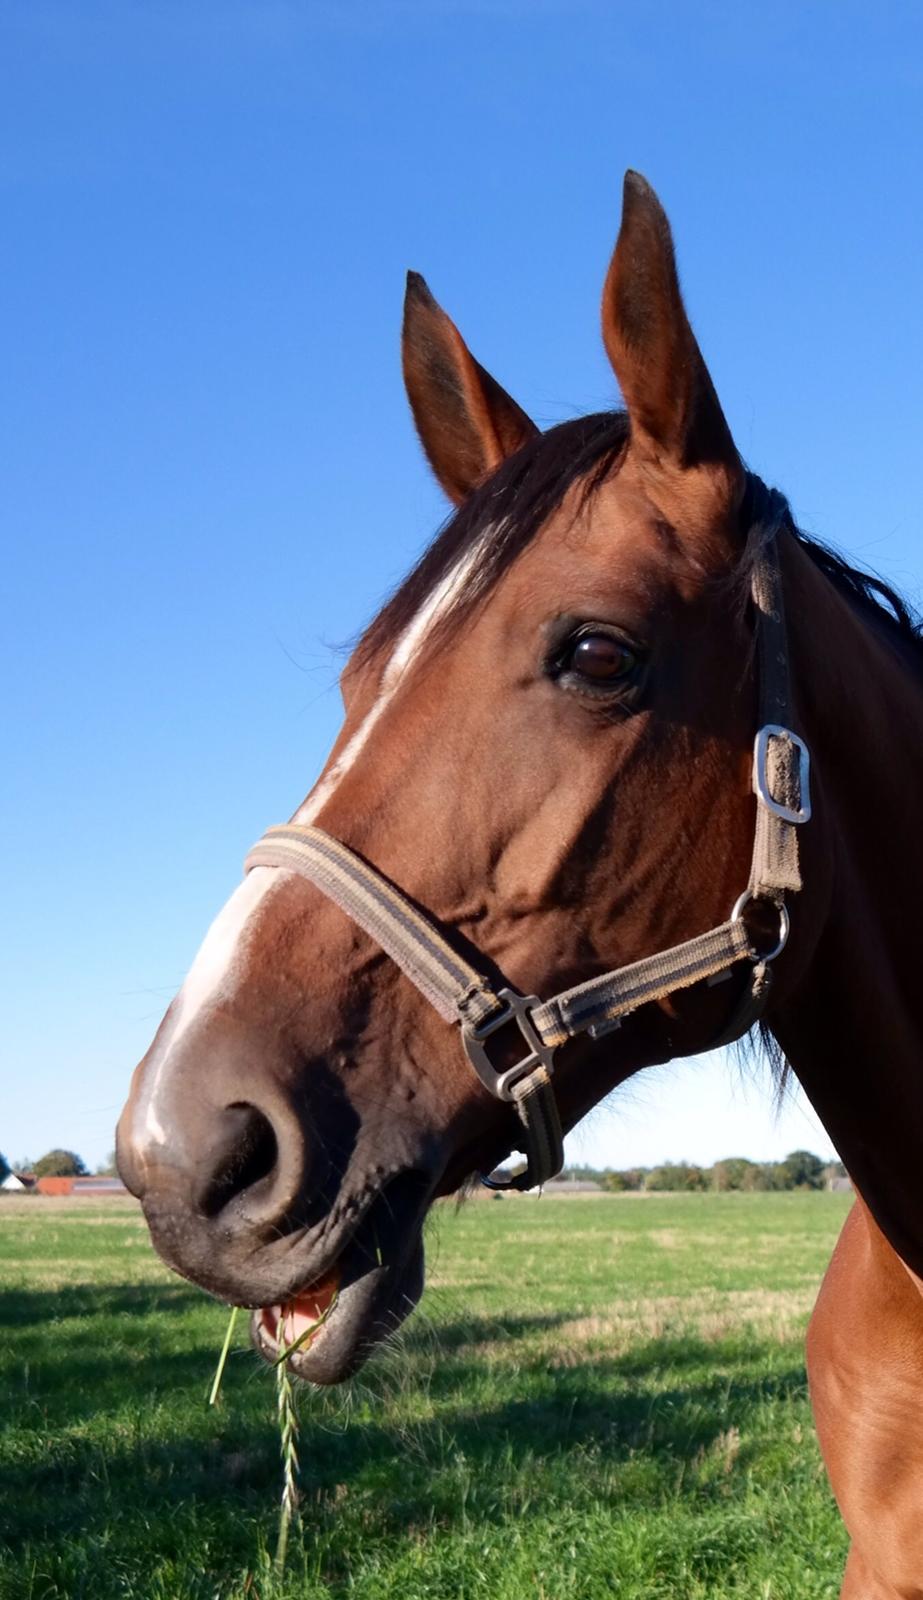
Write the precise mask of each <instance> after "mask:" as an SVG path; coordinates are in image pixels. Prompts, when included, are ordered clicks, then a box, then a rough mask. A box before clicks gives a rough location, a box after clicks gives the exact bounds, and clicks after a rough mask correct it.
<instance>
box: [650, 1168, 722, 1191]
mask: <svg viewBox="0 0 923 1600" xmlns="http://www.w3.org/2000/svg"><path fill="white" fill-rule="evenodd" d="M644 1187H645V1189H649V1190H651V1192H652V1193H655V1194H656V1193H658V1192H659V1193H663V1192H668V1193H669V1192H671V1191H674V1190H680V1191H682V1190H693V1189H707V1188H708V1179H707V1178H706V1176H705V1173H704V1172H703V1171H702V1168H701V1167H696V1166H692V1165H691V1164H690V1163H689V1162H688V1161H665V1162H664V1164H663V1166H662V1167H654V1168H653V1169H652V1170H651V1171H650V1172H649V1173H648V1174H647V1177H646V1178H645V1180H644Z"/></svg>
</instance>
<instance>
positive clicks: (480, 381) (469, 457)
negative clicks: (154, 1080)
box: [402, 272, 538, 505]
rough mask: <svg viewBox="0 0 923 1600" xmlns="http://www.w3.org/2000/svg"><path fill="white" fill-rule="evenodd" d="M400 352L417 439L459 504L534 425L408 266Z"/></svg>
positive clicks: (522, 442)
mask: <svg viewBox="0 0 923 1600" xmlns="http://www.w3.org/2000/svg"><path fill="white" fill-rule="evenodd" d="M402 354H403V364H404V382H405V384H406V386H407V396H408V399H409V400H410V409H411V410H412V412H413V420H414V422H415V423H416V427H417V433H418V434H419V435H420V443H421V444H422V446H423V449H424V450H425V451H426V455H427V457H428V459H429V463H430V466H431V467H432V469H433V471H434V472H435V474H436V477H437V478H438V479H439V482H440V483H441V484H442V487H443V489H444V490H445V492H446V494H447V495H448V496H449V499H450V500H454V501H455V503H456V505H459V504H460V503H461V501H462V500H465V499H466V498H467V496H468V495H469V494H470V493H471V491H472V489H475V488H477V485H478V484H479V483H481V482H483V480H484V479H485V478H486V477H487V476H488V474H489V473H491V472H493V470H494V468H495V467H498V466H499V465H500V463H501V461H505V460H506V458H507V456H511V455H512V454H513V452H514V450H518V449H519V447H520V445H522V444H525V442H526V440H527V439H531V438H532V436H533V434H535V433H537V432H538V429H537V428H536V426H535V423H534V422H532V421H531V420H530V419H529V417H527V416H526V414H525V412H524V411H523V410H521V408H520V407H519V406H518V405H517V404H516V402H515V400H513V399H511V398H510V396H509V395H508V394H507V392H506V390H505V389H502V388H501V387H500V385H499V383H497V382H496V380H495V379H494V378H492V377H491V376H490V373H489V372H485V370H484V368H483V367H482V366H481V365H480V363H479V362H478V361H475V359H474V356H473V355H472V354H471V351H470V350H469V349H468V346H467V345H466V344H465V341H464V339H463V338H462V336H461V334H460V333H459V331H458V329H457V328H456V326H455V324H454V322H452V321H450V319H449V318H448V317H447V316H446V314H445V312H444V311H443V309H442V307H441V306H440V305H438V304H437V302H436V301H435V300H434V299H433V297H432V295H431V294H430V292H429V289H428V288H427V286H426V284H425V282H424V280H423V279H422V278H421V277H420V274H419V273H418V272H408V274H407V293H406V296H405V298H404V334H403V347H402Z"/></svg>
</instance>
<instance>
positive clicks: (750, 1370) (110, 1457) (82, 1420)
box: [0, 1285, 805, 1549]
mask: <svg viewBox="0 0 923 1600" xmlns="http://www.w3.org/2000/svg"><path fill="white" fill-rule="evenodd" d="M68 1294H69V1291H66V1290H65V1291H60V1292H55V1293H54V1294H48V1295H44V1294H41V1293H32V1294H30V1295H27V1296H25V1297H20V1296H12V1295H3V1296H0V1321H2V1320H3V1319H4V1317H5V1316H6V1314H7V1313H8V1312H9V1311H11V1310H12V1305H11V1302H13V1301H14V1300H15V1301H20V1300H21V1299H25V1300H26V1302H27V1304H26V1305H25V1306H24V1307H23V1306H19V1307H17V1314H16V1317H15V1323H14V1324H13V1325H14V1326H16V1327H19V1328H24V1329H26V1330H31V1332H32V1334H33V1335H34V1334H35V1333H36V1330H41V1329H43V1328H45V1327H46V1326H47V1324H48V1323H50V1322H51V1321H52V1319H53V1318H55V1317H60V1316H61V1315H62V1307H61V1301H62V1298H65V1299H66V1297H67V1296H68ZM98 1296H99V1297H104V1300H105V1305H104V1310H105V1315H106V1318H107V1319H116V1318H120V1317H124V1316H125V1315H126V1313H127V1314H128V1315H129V1316H130V1315H131V1314H132V1313H141V1314H144V1315H147V1314H148V1313H150V1312H152V1311H163V1310H171V1311H178V1310H185V1309H188V1307H189V1305H190V1301H191V1300H198V1296H197V1295H196V1293H195V1291H193V1290H187V1289H186V1288H185V1287H184V1286H182V1285H177V1286H176V1287H175V1288H171V1287H168V1288H166V1289H163V1288H155V1289H140V1290H137V1291H136V1290H135V1289H134V1288H133V1287H127V1286H126V1287H124V1288H121V1289H118V1290H113V1291H109V1290H100V1291H98ZM80 1298H81V1299H82V1300H83V1303H84V1306H85V1308H86V1307H87V1306H89V1307H90V1308H91V1309H90V1310H89V1311H88V1310H87V1309H84V1310H83V1311H82V1312H81V1311H80V1310H79V1309H77V1308H75V1307H74V1306H71V1307H70V1309H69V1310H65V1311H64V1312H63V1315H64V1316H71V1317H79V1316H81V1315H83V1316H87V1315H90V1316H92V1306H93V1303H94V1299H95V1297H94V1296H92V1295H87V1293H86V1291H81V1294H80ZM99 1310H100V1307H99V1305H97V1306H96V1311H97V1313H98V1312H99ZM569 1320H570V1319H569V1317H568V1316H567V1315H566V1314H563V1313H562V1314H561V1315H559V1316H553V1315H548V1316H539V1317H522V1318H520V1319H518V1320H517V1321H515V1322H506V1323H505V1324H503V1325H502V1326H501V1325H499V1324H497V1323H494V1322H491V1321H489V1320H487V1319H477V1320H474V1321H468V1322H465V1321H457V1322H454V1323H448V1324H446V1325H442V1326H440V1327H438V1328H436V1329H429V1330H422V1331H414V1333H413V1334H408V1335H406V1336H405V1342H404V1346H403V1350H402V1351H401V1352H396V1351H394V1350H392V1351H390V1352H389V1353H388V1354H387V1355H386V1356H385V1358H384V1360H383V1362H382V1363H381V1365H380V1367H379V1368H378V1370H377V1371H376V1370H375V1369H374V1368H372V1369H371V1370H370V1372H369V1373H368V1375H367V1376H365V1377H362V1378H360V1379H359V1380H357V1382H356V1384H355V1386H354V1388H353V1390H352V1399H351V1400H350V1399H349V1398H348V1397H347V1399H346V1400H345V1401H343V1402H342V1405H343V1412H342V1414H341V1416H340V1418H339V1419H334V1422H332V1421H331V1409H333V1411H334V1412H335V1409H336V1405H337V1403H338V1402H337V1401H336V1399H334V1401H333V1402H332V1404H331V1402H325V1401H324V1400H323V1399H322V1397H319V1396H313V1395H312V1394H311V1393H310V1392H308V1393H306V1394H305V1396H304V1400H303V1404H302V1407H301V1414H302V1428H301V1445H300V1454H301V1459H302V1463H303V1475H302V1477H303V1484H304V1487H305V1490H306V1492H307V1494H308V1496H309V1498H310V1500H311V1504H312V1508H313V1510H312V1515H313V1514H314V1512H315V1511H316V1513H317V1515H318V1516H319V1517H320V1518H321V1519H322V1520H323V1518H324V1517H325V1516H327V1515H328V1513H329V1515H330V1516H331V1517H335V1515H336V1511H335V1507H336V1504H337V1503H338V1498H339V1497H341V1496H342V1494H343V1493H344V1491H345V1492H349V1491H350V1490H352V1491H357V1490H358V1491H360V1492H361V1496H362V1501H363V1507H364V1515H365V1516H367V1517H368V1518H370V1519H371V1522H372V1524H374V1525H378V1526H380V1527H383V1528H391V1529H393V1530H394V1531H395V1532H397V1531H398V1530H399V1529H400V1528H402V1527H405V1526H406V1525H407V1524H408V1523H420V1524H425V1523H427V1521H429V1520H431V1519H432V1518H433V1517H434V1516H435V1517H436V1518H438V1520H439V1521H440V1523H441V1524H443V1525H445V1526H454V1525H456V1524H457V1523H459V1522H461V1521H467V1519H469V1518H470V1517H471V1516H472V1514H474V1513H476V1515H477V1516H478V1517H479V1518H481V1519H482V1520H486V1521H494V1522H503V1521H506V1520H507V1519H508V1517H509V1514H510V1513H509V1507H508V1505H505V1504H504V1491H503V1485H504V1484H509V1482H510V1479H511V1475H513V1476H515V1474H516V1473H518V1472H522V1471H525V1470H526V1469H527V1467H528V1470H529V1471H533V1472H534V1471H535V1470H536V1469H538V1468H548V1469H549V1470H551V1471H556V1470H557V1469H558V1468H560V1472H561V1474H562V1476H565V1477H566V1475H567V1474H568V1473H569V1472H571V1471H572V1469H573V1465H574V1464H575V1463H576V1464H579V1467H580V1470H581V1471H586V1468H587V1462H588V1460H589V1459H590V1458H591V1457H595V1458H597V1459H598V1460H599V1461H601V1462H602V1463H603V1464H604V1465H605V1466H606V1467H607V1469H608V1468H611V1467H613V1466H618V1465H619V1464H626V1463H628V1462H629V1461H634V1460H635V1459H637V1458H638V1457H639V1456H643V1457H644V1458H645V1459H646V1460H647V1461H648V1462H649V1463H650V1465H651V1468H652V1473H651V1480H650V1485H649V1489H648V1490H641V1489H638V1488H637V1487H636V1489H635V1490H634V1491H633V1492H634V1493H635V1495H636V1497H637V1496H638V1495H639V1494H640V1495H642V1496H643V1494H645V1493H648V1494H649V1496H650V1500H651V1503H655V1502H657V1503H659V1502H660V1501H661V1500H662V1496H663V1493H664V1484H665V1483H666V1482H668V1481H669V1482H672V1481H674V1480H675V1477H676V1469H677V1468H678V1467H680V1466H681V1465H682V1464H683V1463H688V1462H690V1461H692V1460H693V1459H695V1458H696V1457H697V1456H698V1455H699V1454H700V1453H701V1452H703V1451H707V1450H708V1449H709V1447H710V1446H712V1445H713V1444H714V1443H715V1441H717V1440H719V1439H720V1437H721V1436H722V1435H725V1434H726V1433H727V1432H728V1430H732V1429H736V1430H737V1431H738V1433H739V1434H740V1435H741V1436H744V1437H745V1436H747V1435H748V1434H752V1433H753V1431H754V1421H755V1416H756V1413H757V1412H758V1411H760V1410H761V1409H762V1408H765V1407H766V1406H767V1405H769V1406H773V1405H778V1404H780V1403H781V1404H783V1405H784V1404H785V1403H787V1402H790V1401H792V1400H801V1399H802V1398H803V1396H804V1391H805V1378H804V1370H803V1368H802V1366H801V1364H800V1362H798V1363H796V1362H792V1361H791V1358H790V1356H787V1354H786V1352H785V1351H783V1350H780V1347H779V1346H778V1345H772V1344H770V1343H764V1342H762V1341H757V1340H755V1339H752V1338H751V1339H749V1340H747V1341H744V1340H741V1339H737V1340H734V1341H725V1342H723V1343H722V1342H718V1343H712V1342H707V1341H703V1340H700V1339H697V1338H687V1337H675V1338H671V1337H661V1338H658V1339H655V1340H651V1341H649V1342H648V1343H646V1344H644V1345H639V1346H635V1347H633V1348H632V1350H631V1351H630V1352H628V1353H627V1354H625V1355H622V1356H618V1357H613V1356H609V1355H607V1354H606V1353H605V1352H598V1353H594V1352H591V1351H587V1352H584V1353H582V1354H581V1355H580V1357H579V1358H578V1356H577V1353H576V1352H575V1351H574V1350H569V1351H568V1361H567V1364H566V1365H564V1366H560V1367H556V1366H555V1365H554V1358H553V1354H552V1359H549V1353H548V1351H547V1349H545V1350H534V1349H532V1350H530V1349H529V1347H528V1345H526V1346H525V1348H524V1349H523V1350H522V1351H521V1353H520V1354H519V1355H518V1357H517V1359H516V1360H515V1361H514V1362H511V1363H509V1364H508V1365H506V1364H504V1363H502V1362H501V1363H499V1364H494V1365H492V1366H488V1365H487V1364H486V1362H485V1361H484V1360H483V1359H480V1358H479V1357H478V1356H477V1355H475V1354H473V1353H469V1354H468V1355H467V1357H466V1356H465V1350H466V1347H470V1346H471V1345H473V1344H478V1343H479V1342H481V1341H483V1340H484V1339H485V1338H493V1339H496V1338H497V1335H498V1333H501V1334H502V1335H505V1336H506V1337H508V1338H509V1339H510V1340H511V1341H512V1340H515V1339H516V1338H526V1337H527V1336H528V1335H529V1334H530V1333H542V1332H547V1331H548V1330H549V1329H552V1328H554V1327H555V1326H557V1325H561V1324H563V1323H566V1322H567V1321H569ZM94 1321H95V1319H94ZM10 1325H11V1324H10V1322H9V1320H7V1327H9V1326H10ZM142 1331H143V1330H141V1329H140V1328H136V1329H135V1333H136V1334H141V1333H142ZM124 1334H125V1329H124V1328H123V1329H121V1330H120V1339H121V1338H122V1337H123V1335H124ZM51 1340H52V1345H51V1349H50V1350H49V1343H48V1340H44V1341H43V1340H33V1341H32V1343H33V1344H34V1346H35V1348H34V1349H33V1351H32V1356H31V1371H30V1378H29V1385H30V1386H29V1393H28V1397H27V1398H26V1397H25V1396H24V1397H23V1398H22V1399H21V1400H20V1403H19V1405H18V1407H15V1406H14V1410H16V1411H18V1417H17V1426H18V1430H19V1436H20V1444H19V1445H18V1446H17V1448H16V1449H15V1451H13V1452H12V1457H11V1459H8V1460H7V1462H6V1463H5V1465H4V1467H3V1469H2V1470H3V1481H4V1489H5V1499H6V1501H7V1504H8V1507H9V1512H10V1515H9V1516H8V1517H7V1519H6V1540H7V1543H8V1547H9V1548H11V1549H16V1548H18V1547H20V1546H21V1545H22V1544H23V1543H24V1542H27V1541H30V1540H31V1541H33V1542H34V1541H35V1540H37V1539H40V1540H51V1541H52V1542H55V1541H61V1540H67V1539H68V1537H70V1536H72V1535H73V1534H74V1532H75V1531H76V1530H78V1529H79V1530H80V1531H81V1535H82V1536H84V1537H86V1536H88V1535H89V1536H93V1535H98V1536H100V1537H101V1538H103V1537H105V1534H106V1530H107V1529H111V1528H112V1527H113V1526H114V1525H118V1527H119V1528H120V1529H121V1530H123V1531H124V1533H125V1537H126V1539H127V1541H128V1542H129V1543H131V1542H132V1541H133V1540H134V1539H135V1538H141V1537H142V1535H141V1533H140V1532H136V1531H135V1529H136V1526H137V1527H138V1528H141V1527H143V1528H144V1529H145V1530H146V1533H145V1534H144V1537H148V1538H149V1537H152V1536H153V1535H152V1534H151V1529H152V1527H153V1528H155V1529H156V1530H157V1534H156V1536H157V1537H159V1538H165V1539H167V1540H168V1541H169V1540H170V1539H171V1538H172V1537H174V1534H173V1530H172V1527H171V1523H172V1522H173V1520H174V1519H176V1520H178V1522H181V1521H182V1520H183V1517H184V1515H185V1514H186V1513H187V1512H188V1510H189V1507H190V1505H194V1506H195V1507H196V1508H197V1511H198V1512H199V1513H200V1514H202V1513H204V1514H206V1516H209V1515H212V1514H214V1517H215V1520H216V1522H217V1521H218V1520H219V1517H224V1516H226V1515H227V1511H228V1503H229V1502H232V1503H233V1506H234V1514H235V1517H236V1516H238V1514H239V1513H240V1512H241V1511H243V1510H244V1509H246V1510H247V1511H248V1512H249V1513H250V1514H251V1515H253V1516H256V1517H262V1516H265V1515H266V1514H267V1513H268V1512H269V1510H270V1507H271V1506H272V1504H273V1501H274V1500H275V1497H276V1493H277V1489H278V1439H277V1435H276V1432H275V1428H274V1423H273V1410H274V1403H275V1402H274V1386H273V1384H272V1380H271V1378H270V1376H269V1374H263V1373H259V1372H258V1371H257V1369H256V1367H255V1365H254V1368H253V1369H252V1370H253V1374H254V1378H255V1379H256V1378H257V1377H258V1378H259V1382H256V1381H254V1383H252V1384H249V1385H246V1384H245V1385H241V1384H240V1382H239V1370H238V1373H236V1374H235V1373H229V1374H228V1379H227V1382H226V1387H225V1397H224V1404H223V1409H222V1410H219V1411H217V1412H210V1413H208V1412H206V1409H205V1404H204V1397H205V1392H206V1387H207V1381H208V1378H209V1376H210V1374H211V1372H212V1371H213V1370H214V1362H215V1358H216V1354H217V1351H216V1349H208V1350H204V1349H202V1348H192V1349H189V1348H186V1349H179V1350H178V1349H168V1348H164V1347H163V1344H162V1343H161V1341H159V1340H158V1341H156V1343H155V1345H154V1347H153V1348H150V1349H149V1351H148V1356H147V1359H144V1360H141V1361H139V1362H137V1363H136V1362H135V1361H129V1362H128V1364H125V1363H124V1362H123V1361H122V1360H120V1357H119V1355H118V1353H116V1352H113V1353H112V1354H109V1355H108V1356H107V1351H106V1347H105V1344H104V1343H103V1342H102V1341H101V1339H100V1336H99V1332H98V1328H92V1327H89V1326H88V1327H87V1329H86V1330H84V1332H83V1334H82V1336H81V1337H80V1338H79V1339H77V1340H75V1341H74V1342H73V1344H72V1345H71V1346H69V1347H68V1348H67V1349H66V1351H65V1353H64V1354H65V1359H64V1360H63V1361H62V1359H61V1351H60V1349H58V1350H57V1351H55V1349H54V1345H53V1340H54V1334H53V1333H52V1334H51ZM376 1391H378V1393H377V1396H376ZM350 1409H351V1411H352V1415H351V1416H349V1415H348V1414H349V1411H350ZM129 1411H130V1413H131V1415H130V1416H128V1417H127V1416H126V1413H127V1412H129ZM347 1418H348V1425H347ZM32 1430H34V1431H35V1434H37V1435H38V1437H39V1439H40V1440H41V1445H40V1447H39V1448H30V1447H29V1446H28V1445H26V1446H25V1447H23V1442H22V1440H23V1434H28V1433H29V1432H30V1431H32ZM36 1442H37V1441H36ZM462 1478H466V1479H470V1482H471V1484H473V1485H474V1488H473V1490H471V1491H470V1492H468V1491H466V1494H465V1495H464V1496H462V1495H461V1493H460V1491H459V1484H460V1482H461V1480H462ZM635 1503H640V1502H639V1501H638V1500H637V1498H636V1501H635ZM240 1537H241V1538H243V1534H241V1535H240ZM234 1538H235V1540H236V1538H237V1535H236V1534H235V1536H234Z"/></svg>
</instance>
